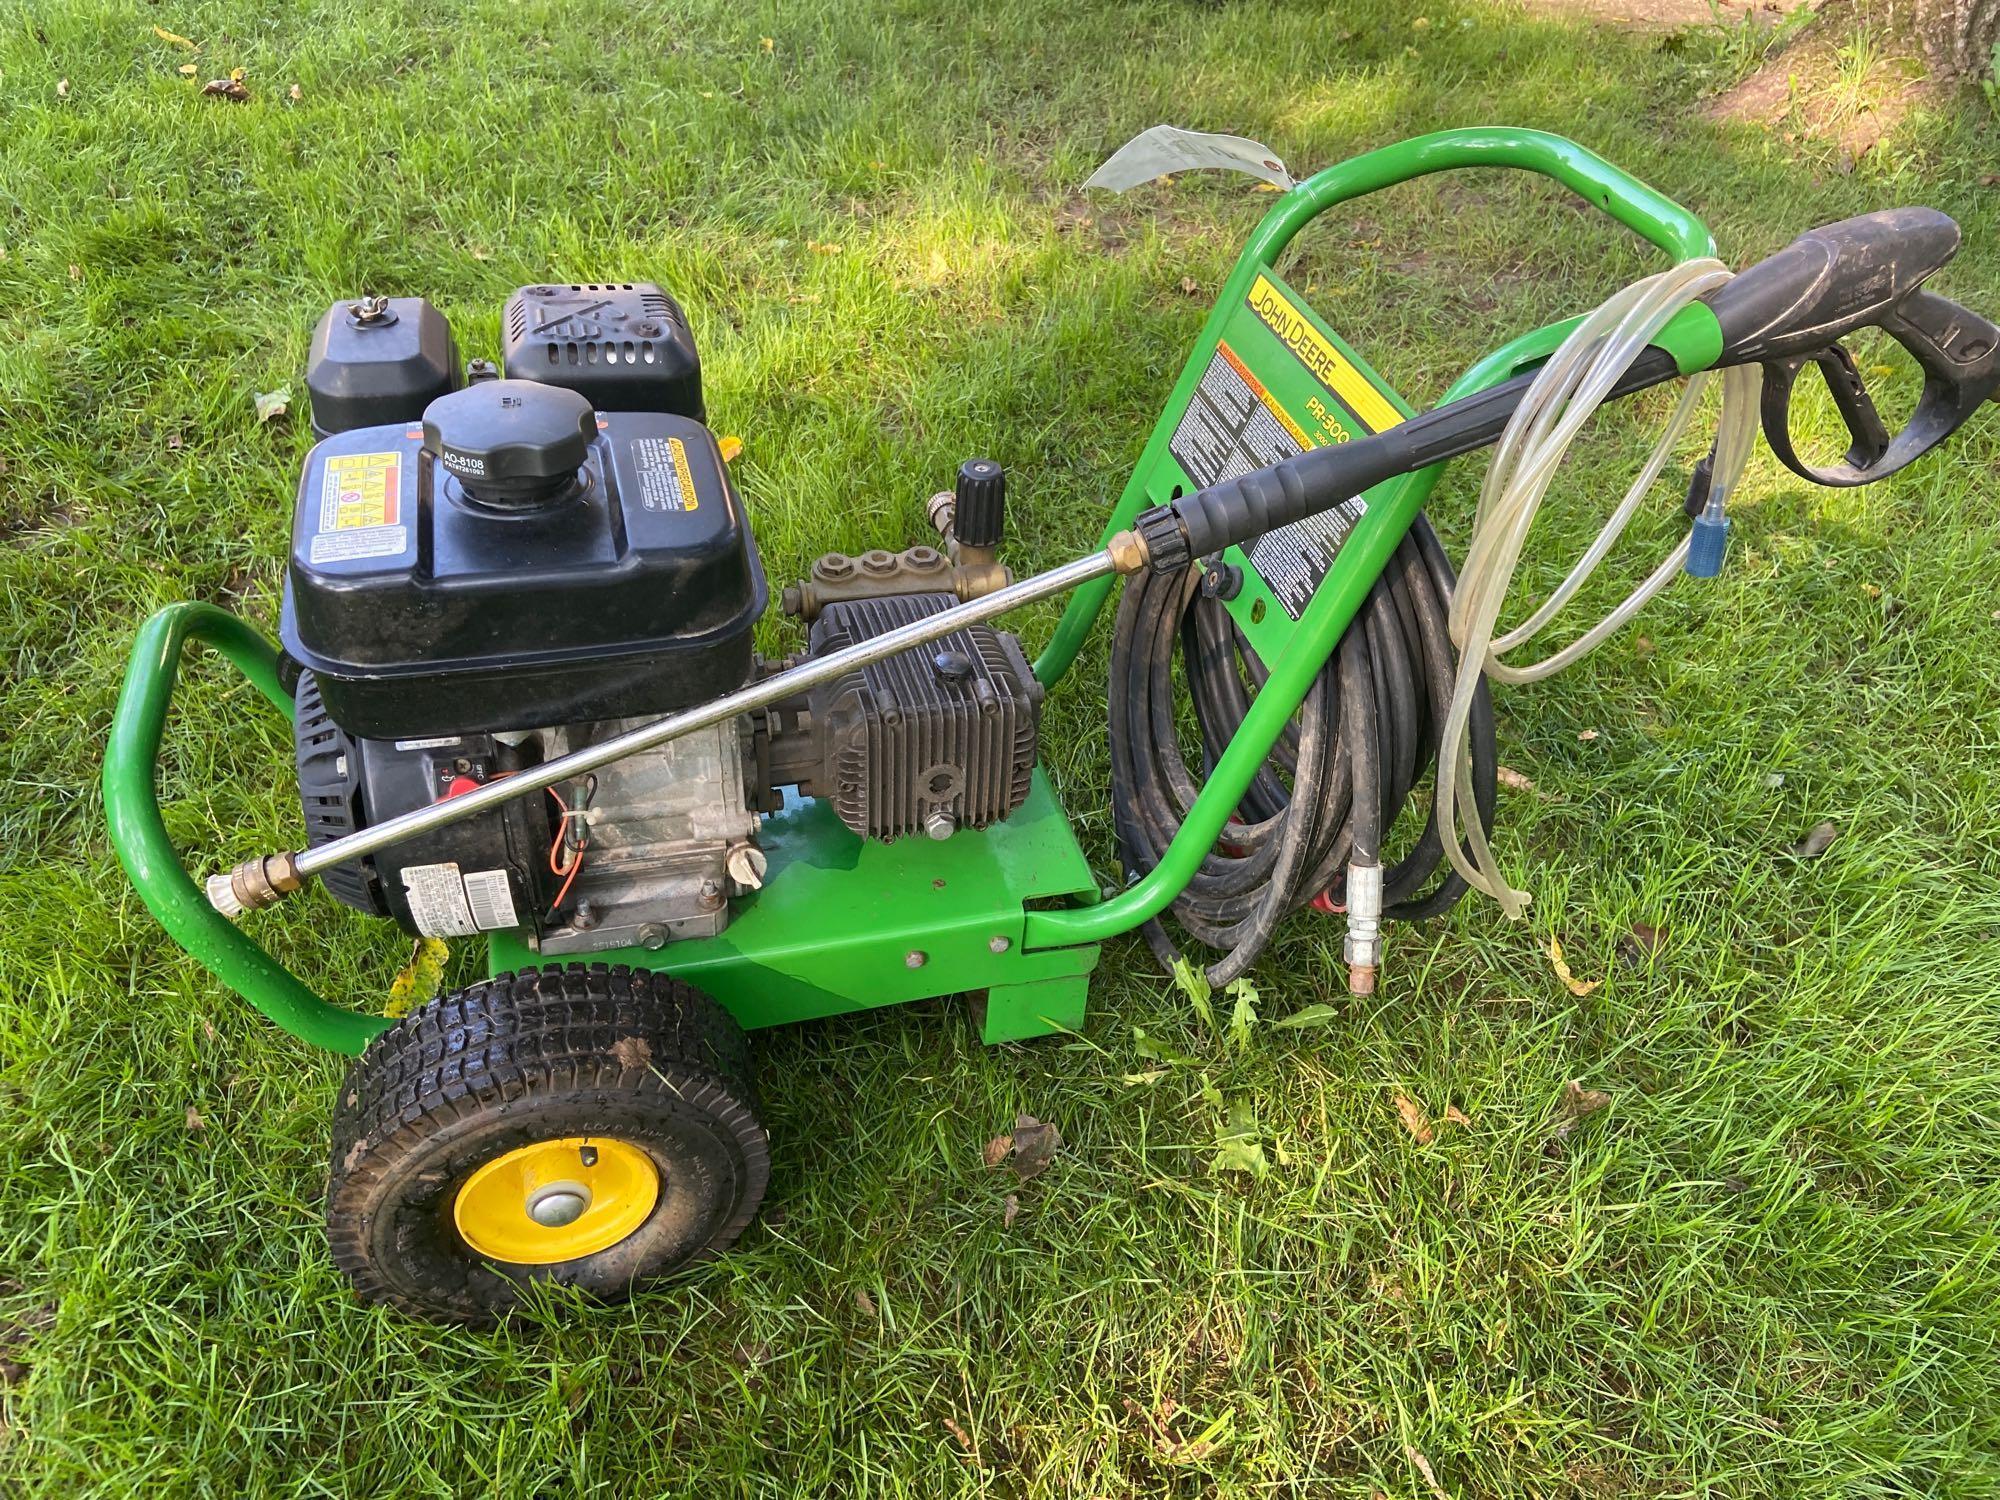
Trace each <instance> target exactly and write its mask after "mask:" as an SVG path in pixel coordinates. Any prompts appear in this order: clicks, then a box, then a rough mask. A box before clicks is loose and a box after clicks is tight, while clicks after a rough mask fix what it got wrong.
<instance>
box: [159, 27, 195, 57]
mask: <svg viewBox="0 0 2000 1500" xmlns="http://www.w3.org/2000/svg"><path fill="white" fill-rule="evenodd" d="M153 35H154V36H156V37H158V38H159V39H160V40H161V41H163V42H168V43H171V44H172V45H173V46H176V47H185V48H187V50H188V51H190V52H192V51H194V43H193V41H191V40H190V39H189V38H187V37H184V36H182V35H181V34H180V33H179V32H178V31H169V30H167V28H166V27H164V26H155V27H154V28H153Z"/></svg>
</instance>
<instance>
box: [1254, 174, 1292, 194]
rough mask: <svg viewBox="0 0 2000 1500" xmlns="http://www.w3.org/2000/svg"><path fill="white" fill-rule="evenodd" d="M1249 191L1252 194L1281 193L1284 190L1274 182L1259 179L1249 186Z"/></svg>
mask: <svg viewBox="0 0 2000 1500" xmlns="http://www.w3.org/2000/svg"><path fill="white" fill-rule="evenodd" d="M1250 191H1251V192H1253V193H1282V192H1283V191H1284V189H1283V188H1281V187H1279V186H1278V184H1277V183H1275V182H1265V181H1264V180H1263V179H1262V178H1259V179H1258V180H1257V181H1256V182H1253V183H1251V184H1250Z"/></svg>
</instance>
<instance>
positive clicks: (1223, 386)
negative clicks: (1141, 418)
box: [1167, 272, 1403, 620]
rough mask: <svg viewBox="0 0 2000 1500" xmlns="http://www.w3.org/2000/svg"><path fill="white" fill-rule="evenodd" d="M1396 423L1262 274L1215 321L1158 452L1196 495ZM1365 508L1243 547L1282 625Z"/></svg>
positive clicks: (1311, 321)
mask: <svg viewBox="0 0 2000 1500" xmlns="http://www.w3.org/2000/svg"><path fill="white" fill-rule="evenodd" d="M1402 420H1403V413H1402V411H1401V410H1400V409H1399V408H1398V407H1397V405H1396V404H1395V402H1394V401H1393V399H1392V398H1391V397H1390V396H1388V395H1387V394H1386V393H1385V392H1384V390H1383V389H1382V387H1381V386H1380V384H1379V383H1378V382H1377V380H1376V379H1375V377H1374V376H1373V375H1372V373H1370V372H1368V371H1367V370H1366V369H1364V368H1363V367H1362V366H1361V365H1360V363H1359V361H1358V360H1357V359H1356V358H1355V357H1354V356H1352V355H1351V354H1350V353H1349V352H1348V351H1347V349H1346V348H1345V346H1344V345H1342V344H1341V343H1340V342H1339V340H1338V339H1337V338H1336V337H1334V336H1333V334H1332V333H1331V332H1330V331H1328V330H1327V329H1326V327H1325V325H1324V324H1322V323H1321V322H1320V321H1319V320H1318V318H1317V317H1316V316H1315V315H1314V314H1313V312H1312V311H1311V309H1309V308H1307V307H1306V306H1305V305H1304V303H1303V302H1302V301H1300V300H1299V299H1298V298H1297V297H1296V296H1295V294H1293V293H1292V292H1291V290H1290V288H1288V287H1286V286H1285V285H1284V283H1283V282H1281V281H1279V280H1278V278H1277V277H1276V276H1275V275H1274V274H1272V273H1269V272H1260V273H1258V275H1257V276H1256V278H1255V279H1254V280H1253V281H1252V282H1251V285H1250V290H1249V292H1248V293H1247V294H1246V295H1245V297H1244V299H1243V301H1242V302H1240V303H1238V304H1236V306H1235V308H1234V309H1233V310H1232V311H1231V313H1230V315H1229V318H1228V320H1227V321H1226V322H1225V324H1224V325H1223V328H1222V333H1221V336H1220V337H1218V338H1217V340H1216V343H1215V352H1214V354H1213V355H1212V356H1211V357H1210V359H1209V362H1208V366H1207V368H1206V369H1204V370H1203V371H1202V374H1201V379H1200V380H1199V381H1198V382H1197V383H1196V385H1195V388H1194V391H1193V393H1192V394H1191V395H1190V396H1189V398H1188V403H1187V406H1186V408H1185V409H1184V410H1183V411H1182V413H1181V416H1180V420H1179V421H1178V422H1177V423H1176V424H1175V427H1174V432H1173V436H1172V437H1171V438H1170V439H1169V441H1168V444H1167V451H1168V453H1169V454H1170V455H1171V456H1172V458H1173V460H1174V462H1175V463H1176V464H1178V465H1179V466H1180V468H1181V470H1182V472H1183V473H1185V474H1186V475H1187V477H1188V480H1189V481H1190V482H1191V483H1193V484H1195V485H1197V486H1202V487H1206V486H1208V485H1212V484H1219V483H1221V482H1223V481H1225V480H1230V479H1237V478H1240V477H1242V476H1243V475H1245V474H1249V473H1252V472H1253V471H1255V470H1257V469H1263V468H1268V467H1269V466H1270V465H1272V464H1275V463H1279V462H1282V461H1283V460H1285V459H1287V458H1292V457H1294V456H1296V455H1297V454H1300V453H1303V452H1305V451H1306V450H1307V449H1309V448H1318V447H1323V446H1325V445H1326V444H1329V443H1345V442H1351V441H1352V440H1353V439H1355V438H1357V437H1365V436H1368V435H1370V434H1372V433H1376V432H1380V431H1382V430H1383V429H1384V428H1388V427H1393V426H1395V425H1396V424H1397V423H1398V422H1400V421H1402ZM1367 511H1368V503H1367V501H1366V500H1365V499H1364V498H1362V497H1361V496H1358V495H1357V496H1355V497H1354V498H1352V499H1350V500H1347V501H1345V502H1343V503H1342V504H1341V505H1340V506H1339V507H1338V508H1336V509H1334V510H1332V511H1328V512H1326V513H1324V514H1322V515H1318V516H1314V517H1310V518H1308V519H1307V520H1304V521H1300V522H1297V523H1295V524H1293V525H1291V526H1286V527H1282V528H1280V529H1279V530H1277V531H1273V532H1270V533H1268V534H1266V535H1264V536H1261V537H1259V538H1257V539H1256V541H1255V542H1253V543H1251V544H1249V545H1248V546H1246V547H1245V548H1244V549H1243V552H1244V555H1245V557H1246V558H1247V560H1248V561H1249V563H1250V565H1251V566H1252V567H1253V568H1254V569H1255V570H1256V573H1257V576H1258V577H1259V578H1260V579H1261V580H1262V581H1263V582H1264V583H1265V584H1266V585H1267V586H1268V588H1269V591H1270V594H1271V597H1272V598H1273V599H1274V600H1275V601H1276V602H1277V604H1278V605H1279V607H1280V608H1282V609H1283V611H1284V613H1285V615H1287V616H1289V617H1290V619H1292V620H1297V619H1299V618H1300V617H1301V616H1302V615H1304V613H1305V610H1306V606H1307V605H1308V604H1309V603H1310V602H1311V601H1312V597H1313V593H1314V591H1315V590H1316V589H1317V588H1318V587H1319V582H1320V580H1321V579H1322V578H1324V577H1325V576H1326V573H1327V570H1328V569H1329V568H1331V567H1332V566H1333V560H1334V558H1335V557H1336V556H1338V555H1339V552H1340V549H1341V546H1342V545H1343V544H1344V543H1345V542H1346V540H1347V538H1348V536H1349V534H1350V533H1352V531H1353V530H1354V525H1355V523H1356V522H1357V521H1359V520H1360V519H1361V517H1362V516H1364V515H1366V514H1367ZM1251 602H1253V601H1251V600H1249V599H1248V598H1246V599H1245V600H1244V601H1243V607H1244V608H1246V609H1247V608H1248V607H1249V604H1250V603H1251ZM1258 609H1259V613H1260V615H1261V610H1262V606H1261V604H1260V605H1259V606H1258ZM1235 612H1236V611H1235V608H1234V606H1232V613H1235Z"/></svg>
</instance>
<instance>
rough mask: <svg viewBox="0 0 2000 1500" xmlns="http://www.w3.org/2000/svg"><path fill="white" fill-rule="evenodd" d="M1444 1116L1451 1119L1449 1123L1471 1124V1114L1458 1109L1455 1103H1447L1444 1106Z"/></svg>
mask: <svg viewBox="0 0 2000 1500" xmlns="http://www.w3.org/2000/svg"><path fill="white" fill-rule="evenodd" d="M1444 1117H1445V1118H1446V1119H1447V1120H1449V1121H1451V1123H1452V1124H1454V1125H1467V1126H1469V1125H1471V1124H1472V1116H1470V1115H1468V1114H1467V1113H1466V1112H1465V1111H1464V1110H1462V1109H1460V1108H1459V1107H1458V1106H1457V1105H1456V1104H1447V1105H1446V1106H1445V1107H1444Z"/></svg>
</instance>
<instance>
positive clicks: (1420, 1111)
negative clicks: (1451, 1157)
mask: <svg viewBox="0 0 2000 1500" xmlns="http://www.w3.org/2000/svg"><path fill="white" fill-rule="evenodd" d="M1394 1098H1395V1104H1396V1113H1397V1114H1399V1115H1401V1116H1402V1117H1403V1128H1404V1129H1405V1130H1407V1131H1409V1132H1410V1134H1411V1135H1413V1136H1415V1137H1416V1138H1417V1144H1418V1145H1419V1146H1428V1145H1429V1144H1430V1143H1431V1139H1432V1137H1434V1136H1435V1135H1436V1134H1437V1132H1436V1131H1434V1130H1432V1129H1431V1120H1430V1116H1429V1115H1427V1114H1425V1113H1424V1107H1423V1106H1422V1105H1421V1104H1419V1103H1417V1101H1416V1100H1414V1099H1412V1098H1411V1097H1410V1096H1409V1095H1408V1094H1400V1093H1399V1094H1397V1095H1395V1096H1394Z"/></svg>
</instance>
